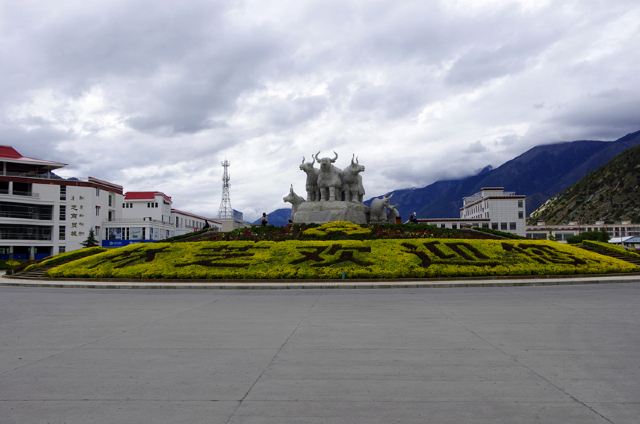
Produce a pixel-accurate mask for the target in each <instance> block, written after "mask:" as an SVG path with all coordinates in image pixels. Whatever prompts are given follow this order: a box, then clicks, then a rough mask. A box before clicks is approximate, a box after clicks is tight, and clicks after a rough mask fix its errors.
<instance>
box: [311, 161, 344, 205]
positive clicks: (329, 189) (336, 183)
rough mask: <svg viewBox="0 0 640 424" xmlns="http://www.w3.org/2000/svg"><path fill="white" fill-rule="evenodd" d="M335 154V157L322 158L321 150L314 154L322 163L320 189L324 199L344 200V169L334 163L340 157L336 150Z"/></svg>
mask: <svg viewBox="0 0 640 424" xmlns="http://www.w3.org/2000/svg"><path fill="white" fill-rule="evenodd" d="M333 154H334V155H335V156H334V158H333V159H331V158H320V157H319V156H320V152H318V153H316V154H315V155H314V156H313V158H314V159H315V160H316V161H318V163H319V164H320V170H319V173H318V189H319V190H320V200H322V201H327V200H328V201H334V200H342V191H341V190H342V171H340V169H338V168H337V167H335V166H334V165H333V164H334V163H335V161H336V160H337V159H338V154H337V153H336V152H333ZM336 195H337V196H338V197H336Z"/></svg>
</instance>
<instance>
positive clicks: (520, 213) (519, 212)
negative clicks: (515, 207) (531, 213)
mask: <svg viewBox="0 0 640 424" xmlns="http://www.w3.org/2000/svg"><path fill="white" fill-rule="evenodd" d="M518 218H519V219H522V218H524V212H522V211H518Z"/></svg>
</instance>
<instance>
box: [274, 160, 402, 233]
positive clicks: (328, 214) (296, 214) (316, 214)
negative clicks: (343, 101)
mask: <svg viewBox="0 0 640 424" xmlns="http://www.w3.org/2000/svg"><path fill="white" fill-rule="evenodd" d="M333 155H334V156H333V158H330V157H320V152H318V153H316V154H313V155H311V158H312V159H313V160H312V161H311V162H306V161H305V158H304V157H303V158H302V163H301V164H300V170H301V171H303V172H304V173H305V174H306V175H307V179H306V182H305V189H306V191H307V197H306V199H305V198H303V197H302V196H299V195H298V194H296V193H295V191H294V190H293V185H291V188H290V189H289V194H288V195H287V196H285V197H284V198H283V200H284V201H285V202H289V203H291V205H292V220H293V222H297V223H324V222H329V221H338V220H340V221H352V222H355V223H358V224H366V223H387V222H395V221H396V217H399V214H398V210H397V209H396V207H395V206H393V205H391V204H390V203H389V199H390V198H391V196H386V197H382V198H376V199H373V200H372V202H371V206H370V207H367V206H366V205H365V204H363V203H362V201H363V198H364V194H365V191H364V185H363V184H362V175H360V174H361V173H362V172H364V170H365V168H364V166H363V165H360V162H359V161H358V158H357V157H356V156H355V154H354V155H353V156H352V157H351V163H350V164H349V166H347V167H345V168H343V169H340V168H338V167H337V166H335V165H334V164H335V163H336V161H337V160H338V154H337V153H336V152H335V151H334V152H333ZM316 162H317V163H318V167H317V168H316V167H315V164H316Z"/></svg>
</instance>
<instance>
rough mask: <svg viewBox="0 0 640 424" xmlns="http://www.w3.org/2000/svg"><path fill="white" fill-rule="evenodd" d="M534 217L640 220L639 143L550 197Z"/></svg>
mask: <svg viewBox="0 0 640 424" xmlns="http://www.w3.org/2000/svg"><path fill="white" fill-rule="evenodd" d="M531 220H532V221H544V222H545V223H547V224H562V223H567V222H571V221H577V222H579V223H591V222H595V221H600V220H604V221H607V222H615V221H621V220H631V221H633V222H640V146H638V147H634V148H631V149H629V150H627V151H625V152H624V153H621V154H620V155H618V156H616V157H615V158H614V159H612V160H611V161H610V162H609V163H607V164H606V165H605V166H603V167H602V168H600V169H598V170H597V171H595V172H593V173H591V174H589V175H587V176H586V177H584V178H583V179H582V180H580V181H579V182H578V183H576V184H574V185H573V186H571V187H569V188H568V189H566V190H565V191H563V192H562V193H560V194H559V195H557V196H555V197H553V198H551V199H549V201H547V202H546V203H544V204H543V205H542V206H540V207H539V208H538V209H537V210H536V211H535V212H533V213H532V214H531Z"/></svg>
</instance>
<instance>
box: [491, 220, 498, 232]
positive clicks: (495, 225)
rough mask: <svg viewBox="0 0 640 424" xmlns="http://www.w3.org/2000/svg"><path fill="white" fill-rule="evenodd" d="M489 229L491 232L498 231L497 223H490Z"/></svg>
mask: <svg viewBox="0 0 640 424" xmlns="http://www.w3.org/2000/svg"><path fill="white" fill-rule="evenodd" d="M491 229H492V230H497V229H498V223H497V222H492V223H491Z"/></svg>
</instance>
